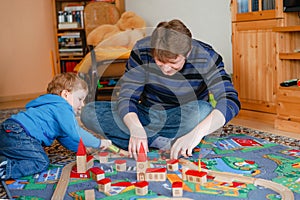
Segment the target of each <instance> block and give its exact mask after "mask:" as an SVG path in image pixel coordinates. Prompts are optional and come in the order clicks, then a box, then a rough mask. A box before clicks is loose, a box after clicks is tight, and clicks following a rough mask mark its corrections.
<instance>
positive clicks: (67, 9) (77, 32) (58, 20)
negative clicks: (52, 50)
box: [52, 0, 125, 73]
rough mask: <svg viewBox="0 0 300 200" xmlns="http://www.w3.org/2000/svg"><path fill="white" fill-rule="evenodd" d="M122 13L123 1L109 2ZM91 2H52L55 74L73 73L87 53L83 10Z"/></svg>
mask: <svg viewBox="0 0 300 200" xmlns="http://www.w3.org/2000/svg"><path fill="white" fill-rule="evenodd" d="M109 2H111V3H113V4H115V6H116V7H117V8H118V10H119V11H120V13H122V12H124V9H125V6H124V0H111V1H109ZM89 3H93V1H92V0H53V3H52V6H53V18H54V19H53V21H54V33H55V34H54V35H55V45H56V69H55V71H56V73H60V72H66V71H73V69H74V67H75V66H76V65H77V63H79V62H80V61H81V60H82V59H83V58H84V56H85V55H86V54H87V53H88V51H89V48H88V46H87V44H86V26H85V21H84V20H85V16H84V15H85V14H84V8H85V6H86V5H87V4H89Z"/></svg>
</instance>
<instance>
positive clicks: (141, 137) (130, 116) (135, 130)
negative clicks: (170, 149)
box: [123, 112, 148, 159]
mask: <svg viewBox="0 0 300 200" xmlns="http://www.w3.org/2000/svg"><path fill="white" fill-rule="evenodd" d="M123 120H124V123H125V124H126V126H127V127H128V129H129V131H130V139H129V144H128V152H129V155H130V157H131V158H132V157H134V159H137V153H138V152H139V149H140V145H141V143H143V146H144V149H145V153H147V152H148V139H147V134H146V131H145V129H144V127H143V126H142V124H141V122H140V120H139V118H138V116H137V114H136V113H133V112H130V113H127V114H126V115H125V116H124V119H123Z"/></svg>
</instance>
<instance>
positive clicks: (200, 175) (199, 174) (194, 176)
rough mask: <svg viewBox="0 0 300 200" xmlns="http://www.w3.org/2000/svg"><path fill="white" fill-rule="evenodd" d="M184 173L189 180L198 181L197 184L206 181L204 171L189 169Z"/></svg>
mask: <svg viewBox="0 0 300 200" xmlns="http://www.w3.org/2000/svg"><path fill="white" fill-rule="evenodd" d="M185 174H186V177H187V180H188V181H189V182H192V183H198V184H203V183H206V182H207V173H206V172H203V171H198V170H191V169H190V170H188V171H187V172H186V173H185Z"/></svg>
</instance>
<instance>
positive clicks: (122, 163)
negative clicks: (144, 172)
mask: <svg viewBox="0 0 300 200" xmlns="http://www.w3.org/2000/svg"><path fill="white" fill-rule="evenodd" d="M115 164H116V170H117V171H119V172H122V171H126V160H115Z"/></svg>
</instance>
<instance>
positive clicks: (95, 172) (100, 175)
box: [90, 167, 105, 181]
mask: <svg viewBox="0 0 300 200" xmlns="http://www.w3.org/2000/svg"><path fill="white" fill-rule="evenodd" d="M90 172H91V175H92V179H93V180H95V181H99V180H101V179H104V178H105V172H104V171H103V170H102V169H100V168H99V167H92V168H91V169H90Z"/></svg>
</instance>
